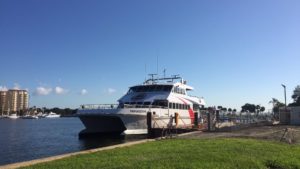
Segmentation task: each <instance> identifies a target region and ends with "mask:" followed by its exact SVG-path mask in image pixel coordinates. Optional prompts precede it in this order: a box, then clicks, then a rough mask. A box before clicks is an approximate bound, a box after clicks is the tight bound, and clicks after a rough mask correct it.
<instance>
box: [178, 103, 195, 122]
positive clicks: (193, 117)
mask: <svg viewBox="0 0 300 169" xmlns="http://www.w3.org/2000/svg"><path fill="white" fill-rule="evenodd" d="M178 99H180V100H181V101H182V102H183V103H184V104H185V105H187V104H188V103H187V102H186V101H185V100H183V99H182V98H179V97H178ZM189 115H190V118H191V124H194V120H195V113H194V111H193V109H192V108H190V109H189Z"/></svg>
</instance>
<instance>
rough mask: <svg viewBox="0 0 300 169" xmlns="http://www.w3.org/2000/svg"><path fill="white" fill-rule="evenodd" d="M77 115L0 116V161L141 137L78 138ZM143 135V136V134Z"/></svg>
mask: <svg viewBox="0 0 300 169" xmlns="http://www.w3.org/2000/svg"><path fill="white" fill-rule="evenodd" d="M82 129H84V126H83V125H82V123H81V121H80V120H79V119H78V118H75V117H72V118H55V119H49V118H48V119H47V118H44V119H0V165H5V164H10V163H15V162H22V161H28V160H33V159H38V158H44V157H49V156H54V155H60V154H65V153H70V152H77V151H81V150H87V149H93V148H98V147H104V146H109V145H115V144H120V143H124V142H128V141H134V140H138V139H140V138H141V137H140V136H139V137H128V136H126V137H113V138H112V137H98V138H88V139H79V138H78V133H79V132H80V131H81V130H82ZM142 137H143V136H142Z"/></svg>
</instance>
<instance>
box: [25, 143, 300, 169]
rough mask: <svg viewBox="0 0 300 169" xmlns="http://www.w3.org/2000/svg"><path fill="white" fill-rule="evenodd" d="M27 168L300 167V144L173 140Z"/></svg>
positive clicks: (78, 156)
mask: <svg viewBox="0 0 300 169" xmlns="http://www.w3.org/2000/svg"><path fill="white" fill-rule="evenodd" d="M27 168H72V169H73V168H99V169H102V168H122V169H123V168H137V169H140V168H187V169H190V168H196V169H200V168H204V169H208V168H230V169H232V168H238V169H244V168H284V169H286V168H300V146H299V145H288V144H283V143H275V142H269V141H261V140H252V139H232V138H231V139H171V140H161V141H155V142H149V143H145V144H140V145H135V146H132V147H125V148H116V149H113V150H107V151H102V152H96V153H92V154H84V155H77V156H72V157H69V158H66V159H62V160H57V161H53V162H47V163H42V164H37V165H34V166H30V167H27Z"/></svg>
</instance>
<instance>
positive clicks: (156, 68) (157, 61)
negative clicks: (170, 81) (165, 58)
mask: <svg viewBox="0 0 300 169" xmlns="http://www.w3.org/2000/svg"><path fill="white" fill-rule="evenodd" d="M156 74H158V54H157V55H156Z"/></svg>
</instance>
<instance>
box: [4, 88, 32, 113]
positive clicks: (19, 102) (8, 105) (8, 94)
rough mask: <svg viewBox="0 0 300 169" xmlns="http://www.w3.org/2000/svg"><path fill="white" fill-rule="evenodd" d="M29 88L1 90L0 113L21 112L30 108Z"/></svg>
mask: <svg viewBox="0 0 300 169" xmlns="http://www.w3.org/2000/svg"><path fill="white" fill-rule="evenodd" d="M28 97H29V96H28V92H27V90H15V89H11V90H8V91H0V113H1V115H3V114H5V115H7V114H8V113H13V112H20V111H24V110H26V109H28V101H29V100H28Z"/></svg>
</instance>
